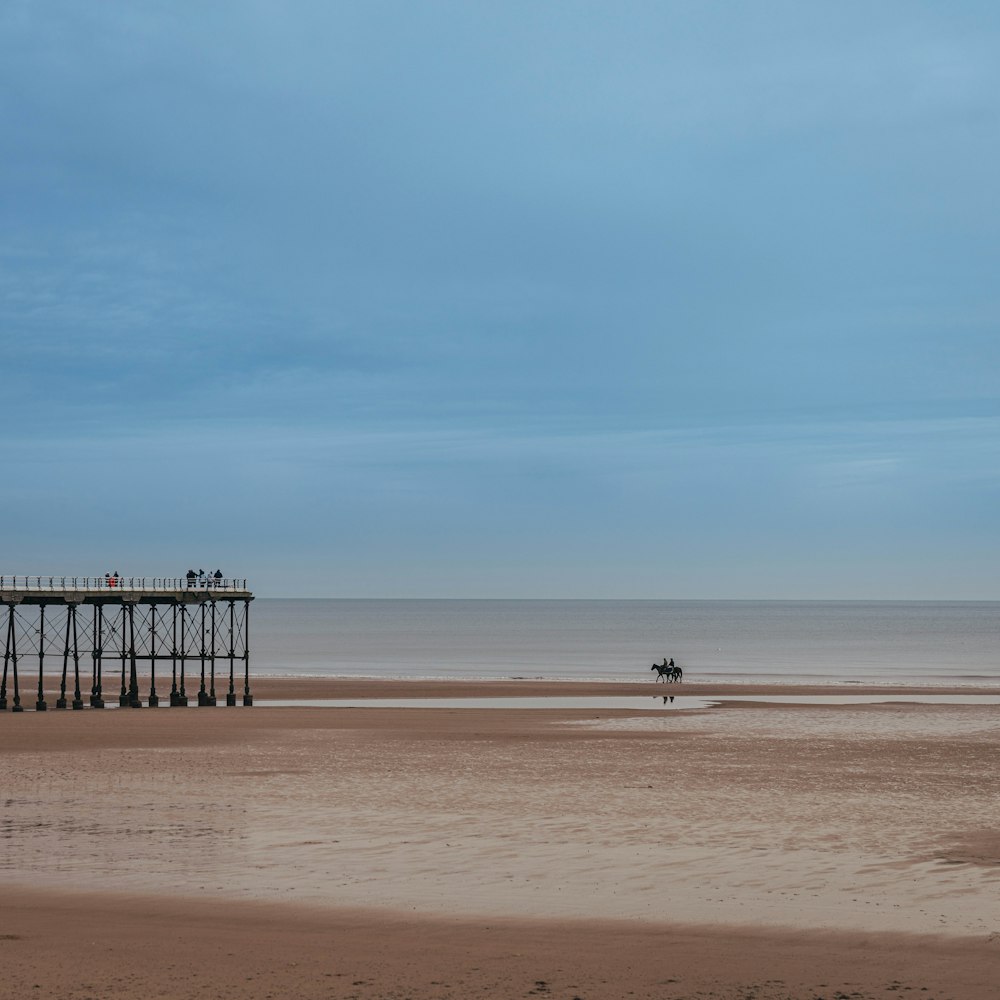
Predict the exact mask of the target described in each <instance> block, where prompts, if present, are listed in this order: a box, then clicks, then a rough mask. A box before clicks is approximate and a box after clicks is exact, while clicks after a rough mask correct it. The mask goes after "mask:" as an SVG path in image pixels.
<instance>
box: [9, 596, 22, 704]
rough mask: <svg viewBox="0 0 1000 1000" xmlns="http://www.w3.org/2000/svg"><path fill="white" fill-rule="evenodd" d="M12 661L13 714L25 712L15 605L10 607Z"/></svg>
mask: <svg viewBox="0 0 1000 1000" xmlns="http://www.w3.org/2000/svg"><path fill="white" fill-rule="evenodd" d="M10 661H11V665H12V666H13V668H14V706H13V708H11V711H12V712H23V711H24V705H22V704H21V688H20V686H19V684H18V680H17V626H16V625H15V624H14V605H13V604H12V605H11V606H10Z"/></svg>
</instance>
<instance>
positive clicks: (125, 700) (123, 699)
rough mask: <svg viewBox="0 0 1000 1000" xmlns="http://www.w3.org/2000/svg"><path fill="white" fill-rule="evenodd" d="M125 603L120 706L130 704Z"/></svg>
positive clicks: (123, 610)
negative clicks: (126, 674) (127, 677)
mask: <svg viewBox="0 0 1000 1000" xmlns="http://www.w3.org/2000/svg"><path fill="white" fill-rule="evenodd" d="M126 617H127V616H126V614H125V605H124V604H123V605H122V689H121V691H119V692H118V707H119V708H126V707H127V706H128V688H127V687H126V686H125V661H126V660H127V659H128V647H127V646H126V645H125V642H126V640H127V638H128V629H127V628H126V627H125V621H126Z"/></svg>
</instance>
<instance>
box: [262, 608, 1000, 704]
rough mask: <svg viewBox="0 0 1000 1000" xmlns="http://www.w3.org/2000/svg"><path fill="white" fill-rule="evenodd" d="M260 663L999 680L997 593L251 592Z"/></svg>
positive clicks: (270, 669) (279, 669) (563, 674)
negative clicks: (444, 595) (456, 596)
mask: <svg viewBox="0 0 1000 1000" xmlns="http://www.w3.org/2000/svg"><path fill="white" fill-rule="evenodd" d="M250 624H251V637H250V638H251V656H252V665H253V670H254V672H255V673H257V674H261V675H264V674H282V675H313V676H329V677H338V676H340V677H343V676H351V677H444V678H503V677H531V678H536V677H537V678H545V679H567V680H568V679H582V680H598V679H608V680H648V679H650V678H651V677H652V676H653V675H652V674H651V672H650V670H649V667H650V664H652V663H653V661H654V660H656V661H662V659H663V657H671V656H672V657H673V658H674V659H675V661H676V662H677V663H678V664H679V665H680V666H682V667H683V668H684V673H685V679H687V680H695V681H698V680H727V681H737V682H738V681H755V680H761V681H782V680H797V681H803V682H816V683H828V682H833V681H836V680H840V681H844V680H846V681H855V682H873V683H889V682H899V683H902V682H908V683H917V684H931V683H936V682H947V683H954V684H963V685H986V684H997V683H1000V602H992V601H991V602H972V603H966V602H927V603H923V602H911V601H905V602H862V601H857V602H855V601H829V602H828V601H482V600H480V601H462V600H426V601H424V600H324V599H315V600H282V599H264V598H262V599H259V600H257V601H255V602H254V604H253V606H252V609H251V622H250Z"/></svg>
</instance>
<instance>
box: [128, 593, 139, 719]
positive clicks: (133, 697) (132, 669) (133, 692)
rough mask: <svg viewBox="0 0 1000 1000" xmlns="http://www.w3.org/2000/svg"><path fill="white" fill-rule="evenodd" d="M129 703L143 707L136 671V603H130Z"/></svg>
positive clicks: (131, 706) (130, 705)
mask: <svg viewBox="0 0 1000 1000" xmlns="http://www.w3.org/2000/svg"><path fill="white" fill-rule="evenodd" d="M128 658H129V672H128V704H129V708H142V699H141V698H140V697H139V677H138V675H137V673H136V664H135V605H134V604H129V605H128Z"/></svg>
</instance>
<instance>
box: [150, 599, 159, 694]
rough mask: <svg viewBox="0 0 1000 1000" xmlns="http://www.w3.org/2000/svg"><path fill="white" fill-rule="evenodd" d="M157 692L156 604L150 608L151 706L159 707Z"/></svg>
mask: <svg viewBox="0 0 1000 1000" xmlns="http://www.w3.org/2000/svg"><path fill="white" fill-rule="evenodd" d="M159 706H160V699H159V697H157V694H156V605H155V604H154V605H152V607H151V608H150V609H149V707H150V708H159Z"/></svg>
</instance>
